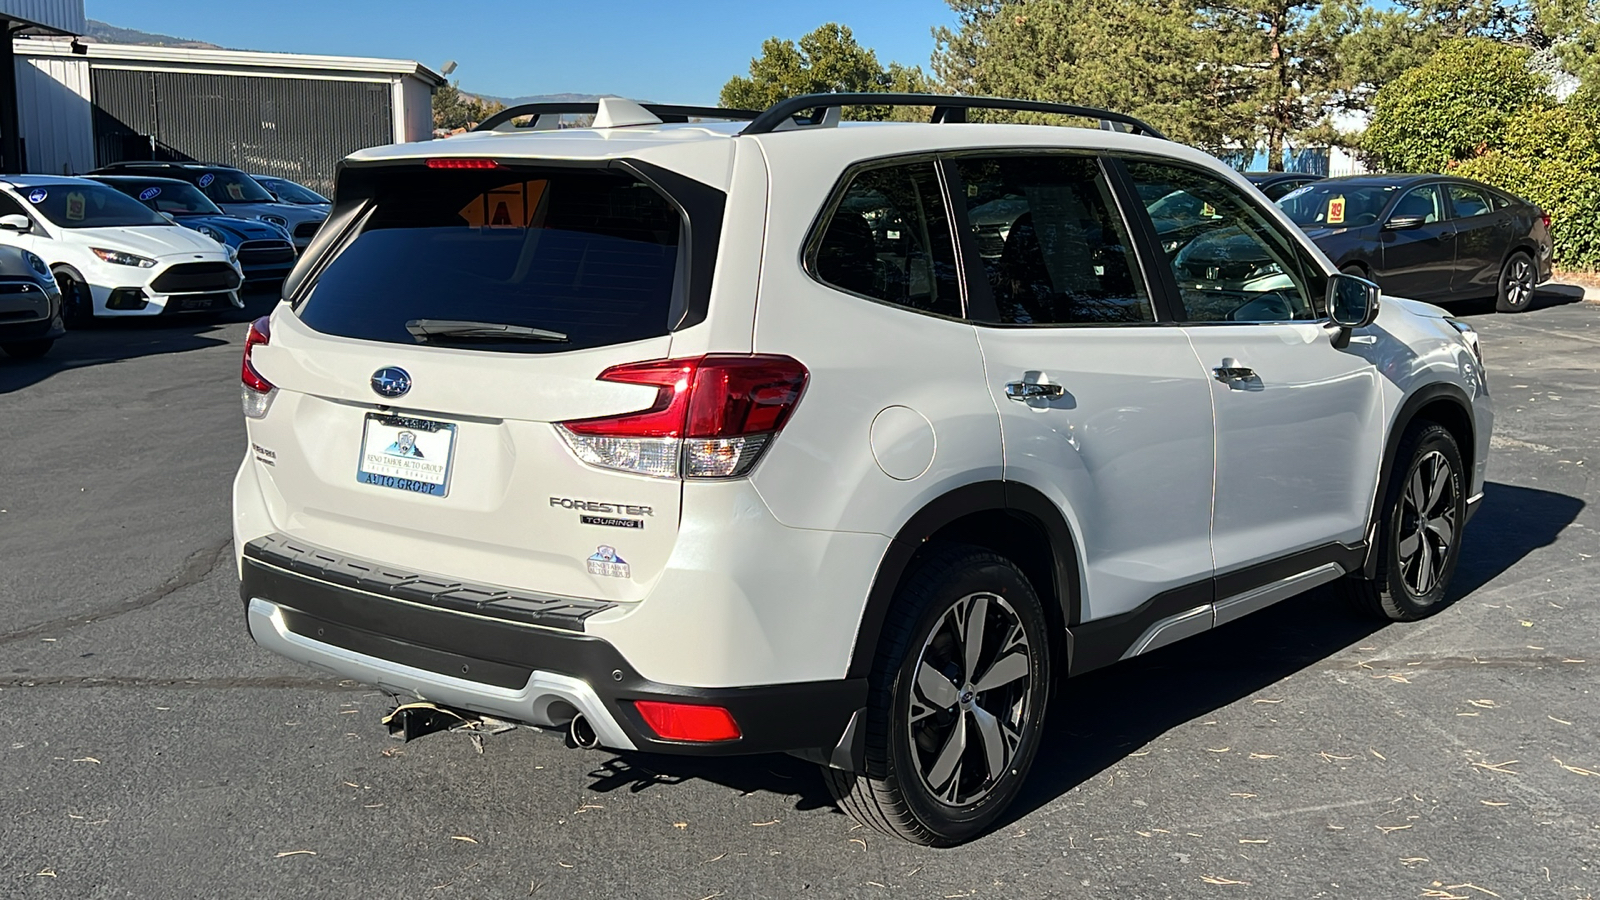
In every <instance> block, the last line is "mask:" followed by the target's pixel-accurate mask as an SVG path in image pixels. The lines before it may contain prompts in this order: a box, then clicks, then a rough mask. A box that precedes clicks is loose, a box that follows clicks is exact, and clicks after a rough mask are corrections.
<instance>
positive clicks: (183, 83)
mask: <svg viewBox="0 0 1600 900" xmlns="http://www.w3.org/2000/svg"><path fill="white" fill-rule="evenodd" d="M91 73H92V74H91V77H92V80H93V82H94V107H95V109H94V132H95V159H96V162H97V164H98V165H105V164H107V163H111V162H118V161H121V160H125V159H149V158H152V157H153V158H156V159H173V160H198V161H202V162H218V163H225V164H227V165H233V166H238V167H239V168H241V169H244V170H246V171H249V172H256V173H260V174H263V175H277V176H280V177H283V178H288V179H291V180H293V181H298V182H300V183H301V184H304V185H306V186H307V187H310V188H312V189H313V190H316V191H320V192H321V193H324V194H331V193H332V192H333V171H334V166H335V165H336V164H337V163H338V162H339V160H341V159H343V158H344V157H346V156H348V155H349V154H351V153H353V152H355V151H356V150H360V149H362V148H363V147H372V146H375V145H378V144H389V143H393V141H394V116H393V98H392V88H391V86H390V84H389V83H387V82H363V81H333V80H322V79H309V78H282V77H258V76H243V75H212V74H206V73H198V72H160V71H145V70H136V69H112V68H106V67H102V66H99V65H95V66H93V67H92V69H91Z"/></svg>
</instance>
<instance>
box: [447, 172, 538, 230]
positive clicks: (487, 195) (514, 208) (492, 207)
mask: <svg viewBox="0 0 1600 900" xmlns="http://www.w3.org/2000/svg"><path fill="white" fill-rule="evenodd" d="M547 184H549V182H547V181H544V180H542V179H541V180H539V181H529V182H524V183H522V184H508V185H505V186H504V187H497V188H495V189H494V190H492V191H485V192H483V193H481V194H479V195H478V196H476V197H473V198H472V202H471V203H468V204H467V205H466V206H463V207H461V213H460V215H461V218H462V219H463V220H465V221H466V223H467V224H468V225H471V226H472V227H473V228H529V227H532V225H533V220H534V219H535V218H537V217H538V214H539V201H540V200H543V199H544V189H545V186H546V185H547Z"/></svg>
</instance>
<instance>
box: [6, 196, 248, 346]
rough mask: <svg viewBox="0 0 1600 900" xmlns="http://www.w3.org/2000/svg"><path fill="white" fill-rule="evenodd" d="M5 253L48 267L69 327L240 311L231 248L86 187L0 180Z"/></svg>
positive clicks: (237, 275)
mask: <svg viewBox="0 0 1600 900" xmlns="http://www.w3.org/2000/svg"><path fill="white" fill-rule="evenodd" d="M0 244H8V245H11V246H14V247H20V248H22V249H24V250H29V251H32V252H33V253H35V254H37V255H39V256H40V257H42V258H43V259H44V260H45V262H46V263H47V264H48V265H49V266H50V270H51V272H52V273H53V274H54V275H55V278H56V283H57V284H58V285H59V286H60V288H61V310H62V318H63V319H64V320H66V321H67V322H68V324H71V323H74V322H83V321H85V320H87V319H89V318H91V317H97V316H104V317H118V316H159V315H170V314H174V313H187V312H206V311H213V310H219V309H224V308H227V307H229V306H236V307H242V306H243V304H242V303H241V302H240V300H239V297H238V293H237V291H238V288H239V285H240V283H241V282H242V281H243V275H242V273H241V272H240V269H239V264H238V261H237V260H236V258H235V257H234V253H233V251H232V250H231V249H230V248H228V247H225V246H223V245H222V244H219V243H217V242H216V241H214V240H212V239H211V238H208V237H206V236H205V235H203V234H201V233H199V232H198V231H191V230H190V229H188V228H184V227H182V226H180V225H178V224H176V223H175V222H173V221H172V220H171V219H169V218H167V217H166V216H163V215H161V214H160V213H157V212H155V211H153V210H151V209H150V208H148V207H146V206H145V205H144V204H142V203H140V202H139V201H138V200H136V199H134V198H132V197H129V196H127V195H125V194H123V193H122V192H120V191H117V190H114V189H112V188H110V187H107V186H106V185H104V184H100V183H99V182H95V181H90V180H89V179H86V178H68V177H64V176H48V175H6V176H0Z"/></svg>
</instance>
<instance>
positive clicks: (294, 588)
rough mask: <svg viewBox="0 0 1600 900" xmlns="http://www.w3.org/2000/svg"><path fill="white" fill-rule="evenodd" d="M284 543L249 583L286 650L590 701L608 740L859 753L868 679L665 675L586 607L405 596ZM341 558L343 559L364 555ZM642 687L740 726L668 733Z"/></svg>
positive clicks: (708, 748)
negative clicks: (669, 736) (749, 682)
mask: <svg viewBox="0 0 1600 900" xmlns="http://www.w3.org/2000/svg"><path fill="white" fill-rule="evenodd" d="M272 555H273V554H272V553H270V552H268V551H267V550H266V549H265V545H263V544H262V542H258V541H252V542H251V543H250V544H249V545H247V546H246V548H245V551H244V558H243V559H242V560H241V584H240V596H241V598H242V599H243V601H244V604H245V609H246V619H247V621H248V623H249V629H250V634H251V636H252V637H253V638H254V639H255V641H256V643H258V644H260V645H261V646H263V647H265V648H267V649H269V650H272V651H273V652H275V653H279V654H281V655H283V656H286V657H288V658H290V659H294V660H297V661H299V662H301V663H305V664H308V665H311V666H315V667H317V668H320V669H323V670H325V671H328V672H332V673H334V674H337V675H339V676H340V677H343V678H350V679H354V680H357V681H361V682H364V683H367V684H372V685H375V686H377V687H379V688H380V689H383V690H386V691H388V692H390V693H393V694H396V695H403V696H413V697H418V698H421V699H424V700H428V701H430V702H434V703H439V704H442V705H445V706H451V707H457V708H461V709H467V710H472V711H475V712H480V713H485V714H488V715H493V716H496V717H500V718H505V719H510V720H513V721H518V722H524V723H527V724H530V725H537V726H543V727H564V726H566V725H567V724H568V723H569V722H570V721H571V720H572V718H573V716H574V715H577V714H579V713H582V714H583V716H584V717H585V718H587V719H588V720H589V722H590V723H591V724H592V725H593V726H594V729H595V733H596V734H597V735H598V736H599V738H600V742H601V744H602V745H603V746H606V747H611V748H614V749H618V750H648V751H652V752H659V753H676V754H692V755H704V756H722V755H736V754H750V753H769V752H799V753H804V754H806V755H807V756H808V757H810V758H813V759H819V760H822V761H829V762H833V763H834V764H836V765H840V766H841V767H850V765H851V764H852V761H853V759H854V756H855V752H854V747H853V745H854V741H855V731H854V729H852V728H851V727H850V725H851V722H852V721H853V719H854V716H855V714H856V712H857V710H860V709H861V708H863V707H864V706H865V705H866V683H865V681H864V680H852V679H841V680H838V681H823V682H807V683H797V684H778V685H759V686H749V687H733V688H691V687H682V686H676V685H667V684H660V683H657V682H653V681H650V680H648V679H646V678H644V677H642V676H641V675H639V674H638V672H637V671H635V669H634V668H633V666H632V665H630V664H629V663H628V661H627V660H626V659H625V658H624V657H623V656H622V654H621V653H620V652H618V651H617V649H616V648H615V647H614V646H613V645H612V644H610V643H609V642H607V641H605V640H602V639H601V638H599V637H597V636H595V635H592V634H588V633H586V632H585V631H584V630H583V629H584V620H585V618H587V616H578V617H574V616H571V615H562V614H558V615H556V616H548V617H545V619H544V621H545V622H547V623H549V624H535V622H536V621H538V616H530V615H529V614H527V612H526V610H520V611H518V612H517V613H516V615H515V616H514V617H513V616H511V615H508V614H506V613H504V611H501V612H493V613H490V612H488V611H487V610H488V609H489V608H490V607H491V606H492V605H493V601H492V600H491V601H483V602H482V605H480V606H479V607H478V609H479V610H482V611H478V612H474V611H471V608H472V607H471V606H470V603H469V602H468V601H465V600H464V599H463V594H462V593H461V592H460V591H457V590H443V591H436V592H435V593H436V594H437V595H438V600H437V602H434V601H428V600H421V599H401V598H399V597H397V596H394V595H393V594H392V593H391V592H389V591H388V590H386V589H376V588H374V589H368V588H363V587H358V586H351V585H348V584H337V583H334V582H333V581H332V580H326V579H325V578H320V577H313V576H312V575H308V574H304V573H303V572H300V571H292V570H291V566H286V565H283V564H282V563H283V560H282V559H281V557H280V558H278V559H276V560H273V559H271V558H270V557H272ZM341 563H342V565H341V568H340V571H344V572H349V571H353V568H352V567H359V565H360V563H359V562H357V561H352V560H348V559H341ZM302 568H303V567H302ZM374 568H375V569H380V568H382V567H377V566H374ZM328 577H329V578H340V577H341V576H339V575H337V574H334V575H329V576H328ZM417 577H419V578H421V577H426V576H417ZM464 587H465V588H466V589H467V590H469V591H470V590H475V589H476V587H477V586H464ZM446 595H449V596H446ZM518 619H521V620H520V621H519V620H518ZM530 619H532V620H533V621H528V620H530ZM635 700H664V701H669V702H680V703H703V704H709V705H714V706H721V707H723V708H725V709H727V710H728V711H729V713H731V714H732V716H733V718H734V721H735V722H737V723H738V725H739V729H740V732H741V737H739V738H737V739H735V740H731V741H722V742H717V743H687V742H677V741H666V740H662V739H660V738H659V737H657V736H656V735H655V733H654V732H653V731H651V730H650V728H649V727H648V726H647V725H646V724H645V722H644V719H643V718H642V717H641V716H640V715H639V713H638V710H637V709H636V708H635V707H634V705H633V702H632V701H635Z"/></svg>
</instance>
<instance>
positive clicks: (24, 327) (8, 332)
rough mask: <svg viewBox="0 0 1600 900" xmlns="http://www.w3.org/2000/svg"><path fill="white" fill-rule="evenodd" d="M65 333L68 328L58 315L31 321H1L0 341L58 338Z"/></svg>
mask: <svg viewBox="0 0 1600 900" xmlns="http://www.w3.org/2000/svg"><path fill="white" fill-rule="evenodd" d="M63 334H66V329H65V328H64V327H62V324H61V317H60V316H58V315H56V316H51V317H50V318H47V319H34V320H33V321H31V322H0V341H3V342H6V343H9V342H11V341H35V340H43V339H47V338H58V337H61V336H62V335H63Z"/></svg>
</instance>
